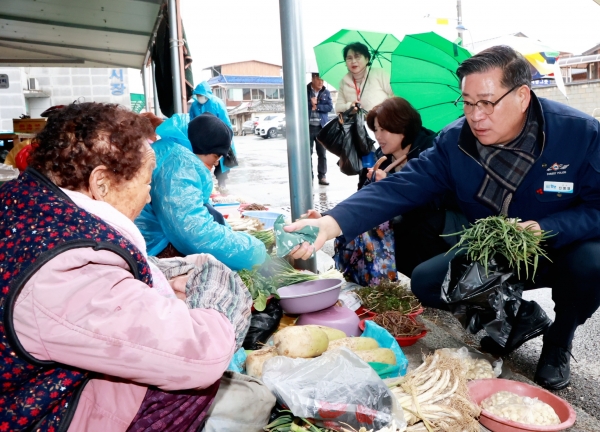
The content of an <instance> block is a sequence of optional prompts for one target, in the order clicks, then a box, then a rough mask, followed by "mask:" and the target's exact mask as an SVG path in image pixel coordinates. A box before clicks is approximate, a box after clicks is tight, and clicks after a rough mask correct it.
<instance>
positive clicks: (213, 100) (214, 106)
mask: <svg viewBox="0 0 600 432" xmlns="http://www.w3.org/2000/svg"><path fill="white" fill-rule="evenodd" d="M193 94H194V95H199V96H205V97H206V99H207V101H206V102H205V103H203V104H201V103H200V102H198V101H197V100H194V102H193V103H192V107H191V108H190V120H194V119H195V118H196V117H198V116H199V115H201V114H204V113H205V112H209V113H211V114H214V115H216V116H217V117H218V118H219V119H221V120H222V121H223V123H225V124H226V125H227V126H229V128H230V129H232V130H233V127H232V126H231V121H230V120H229V115H228V114H227V108H226V107H225V103H224V102H223V101H222V100H221V99H219V98H218V97H216V96H215V95H213V92H212V90H211V89H210V86H209V85H208V83H207V82H206V81H202V82H201V83H200V84H198V85H197V86H196V88H195V89H194V93H193ZM231 150H232V151H233V153H234V154H236V151H235V146H234V145H233V140H231ZM220 165H221V171H222V172H227V171H229V168H228V167H226V166H225V164H224V163H223V159H221V164H220Z"/></svg>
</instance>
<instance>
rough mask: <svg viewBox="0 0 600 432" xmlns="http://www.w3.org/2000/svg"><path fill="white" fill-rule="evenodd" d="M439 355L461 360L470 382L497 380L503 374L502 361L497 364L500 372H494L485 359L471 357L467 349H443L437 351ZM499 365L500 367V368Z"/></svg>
mask: <svg viewBox="0 0 600 432" xmlns="http://www.w3.org/2000/svg"><path fill="white" fill-rule="evenodd" d="M436 352H437V353H439V354H443V355H448V356H452V357H456V358H458V359H459V360H460V363H461V365H462V366H463V371H464V374H465V378H466V379H467V380H468V381H471V380H476V379H488V378H496V377H497V376H498V375H500V373H501V372H502V369H501V368H502V361H501V360H500V361H499V362H496V365H497V366H496V367H497V368H498V372H497V373H496V371H495V370H494V366H492V364H491V363H490V362H489V361H488V360H486V359H483V358H475V357H473V356H471V355H470V353H469V350H468V349H467V348H465V347H462V348H459V349H456V348H443V349H440V350H437V351H436ZM498 363H499V366H498Z"/></svg>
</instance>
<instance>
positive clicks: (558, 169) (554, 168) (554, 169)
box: [546, 162, 569, 176]
mask: <svg viewBox="0 0 600 432" xmlns="http://www.w3.org/2000/svg"><path fill="white" fill-rule="evenodd" d="M568 167H569V164H564V165H563V164H559V163H556V162H555V163H553V164H552V165H550V167H549V168H548V169H547V170H546V171H547V172H546V175H549V176H550V175H557V174H558V175H560V174H566V173H567V171H566V170H567V168H568Z"/></svg>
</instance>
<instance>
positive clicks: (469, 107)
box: [454, 85, 521, 115]
mask: <svg viewBox="0 0 600 432" xmlns="http://www.w3.org/2000/svg"><path fill="white" fill-rule="evenodd" d="M519 87H521V86H520V85H516V86H514V87H513V88H511V89H510V90H509V91H507V92H506V93H504V94H503V95H502V96H500V99H498V100H497V101H496V102H492V101H489V100H479V101H477V102H475V103H471V102H467V101H464V100H458V99H460V98H461V97H462V96H459V97H458V99H456V100H455V101H454V106H456V107H457V108H462V110H463V111H464V113H465V114H471V113H472V112H473V110H474V109H475V106H477V108H479V111H481V112H482V113H484V114H485V115H491V114H492V113H493V112H494V108H495V107H496V105H498V104H499V103H500V101H501V100H502V99H504V98H505V97H506V96H507V95H508V94H509V93H510V92H512V91H513V90H514V89H516V88H519Z"/></svg>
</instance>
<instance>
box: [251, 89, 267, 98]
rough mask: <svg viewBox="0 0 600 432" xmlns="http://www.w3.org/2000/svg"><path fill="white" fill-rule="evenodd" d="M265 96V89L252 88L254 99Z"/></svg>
mask: <svg viewBox="0 0 600 432" xmlns="http://www.w3.org/2000/svg"><path fill="white" fill-rule="evenodd" d="M264 98H265V91H264V90H263V89H252V99H254V100H257V99H258V100H260V99H264Z"/></svg>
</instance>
